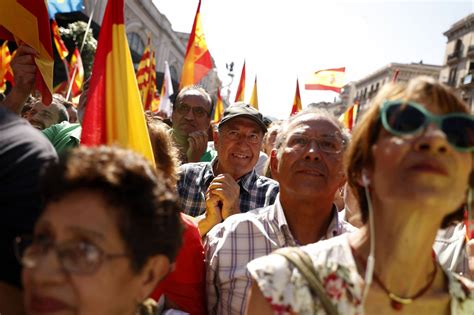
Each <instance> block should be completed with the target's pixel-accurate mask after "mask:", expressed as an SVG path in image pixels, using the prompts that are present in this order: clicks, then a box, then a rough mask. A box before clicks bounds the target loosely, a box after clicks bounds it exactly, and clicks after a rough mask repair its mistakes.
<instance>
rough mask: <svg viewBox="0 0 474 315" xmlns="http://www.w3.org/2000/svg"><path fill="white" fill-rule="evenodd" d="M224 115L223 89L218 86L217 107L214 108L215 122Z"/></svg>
mask: <svg viewBox="0 0 474 315" xmlns="http://www.w3.org/2000/svg"><path fill="white" fill-rule="evenodd" d="M222 115H224V103H223V102H222V97H221V89H220V87H217V101H216V108H215V109H214V123H216V124H217V123H218V122H219V121H221V119H222Z"/></svg>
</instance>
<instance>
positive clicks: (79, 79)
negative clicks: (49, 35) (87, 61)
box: [69, 47, 84, 97]
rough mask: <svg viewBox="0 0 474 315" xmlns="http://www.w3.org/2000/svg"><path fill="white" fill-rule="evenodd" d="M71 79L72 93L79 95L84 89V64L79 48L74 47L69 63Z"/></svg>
mask: <svg viewBox="0 0 474 315" xmlns="http://www.w3.org/2000/svg"><path fill="white" fill-rule="evenodd" d="M69 65H70V66H69V75H70V79H69V81H70V82H71V83H69V84H72V87H71V95H72V96H73V97H75V96H78V95H79V94H80V93H81V91H82V83H83V82H84V66H83V65H82V58H81V53H80V52H79V49H77V47H76V49H74V52H73V54H72V57H71V62H70V63H69Z"/></svg>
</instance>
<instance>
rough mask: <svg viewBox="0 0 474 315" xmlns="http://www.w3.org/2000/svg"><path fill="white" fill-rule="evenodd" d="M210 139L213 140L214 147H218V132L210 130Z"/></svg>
mask: <svg viewBox="0 0 474 315" xmlns="http://www.w3.org/2000/svg"><path fill="white" fill-rule="evenodd" d="M212 139H213V140H214V147H216V146H217V145H219V130H216V129H214V128H213V130H212Z"/></svg>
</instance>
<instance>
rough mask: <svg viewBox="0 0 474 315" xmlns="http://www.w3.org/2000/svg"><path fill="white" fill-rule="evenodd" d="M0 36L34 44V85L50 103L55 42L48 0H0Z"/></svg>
mask: <svg viewBox="0 0 474 315" xmlns="http://www.w3.org/2000/svg"><path fill="white" fill-rule="evenodd" d="M0 39H5V40H11V41H13V40H16V41H17V43H18V42H23V43H25V44H26V45H28V46H30V47H32V48H34V49H35V50H36V51H37V52H38V54H39V55H38V56H36V57H35V63H36V66H37V70H36V82H35V86H36V89H37V90H38V91H40V92H41V95H42V102H43V103H44V104H47V105H48V104H50V103H51V101H52V95H51V92H52V91H53V66H54V60H53V46H52V42H51V31H50V28H49V17H48V10H47V8H46V3H45V2H44V1H38V0H2V1H0Z"/></svg>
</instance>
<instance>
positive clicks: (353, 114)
mask: <svg viewBox="0 0 474 315" xmlns="http://www.w3.org/2000/svg"><path fill="white" fill-rule="evenodd" d="M357 114H359V102H358V101H356V102H355V103H354V104H353V105H352V106H351V107H349V108H348V109H347V110H346V111H345V112H344V113H343V114H342V115H341V116H339V121H340V122H342V123H343V124H344V126H345V127H346V128H347V129H349V130H350V131H352V127H354V125H355V123H356V120H357Z"/></svg>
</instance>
